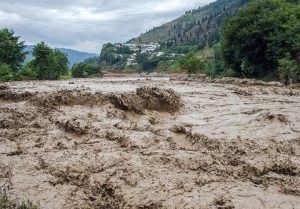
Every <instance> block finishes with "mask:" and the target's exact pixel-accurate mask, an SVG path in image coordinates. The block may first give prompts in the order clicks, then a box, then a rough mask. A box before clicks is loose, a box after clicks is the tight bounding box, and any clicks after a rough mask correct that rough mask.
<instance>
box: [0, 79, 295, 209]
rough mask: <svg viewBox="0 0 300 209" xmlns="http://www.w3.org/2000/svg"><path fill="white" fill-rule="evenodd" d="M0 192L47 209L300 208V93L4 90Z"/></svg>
mask: <svg viewBox="0 0 300 209" xmlns="http://www.w3.org/2000/svg"><path fill="white" fill-rule="evenodd" d="M0 188H1V190H5V191H6V193H7V194H8V195H9V198H11V199H16V200H30V201H31V202H32V203H34V204H35V205H37V206H38V207H39V208H41V209H44V208H45V209H73V208H74V209H93V208H100V209H117V208H140V209H142V208H145V209H146V208H147V209H150V208H153V209H156V208H168V209H169V208H170V209H180V208H195V209H197V208H203V209H204V208H206V209H209V208H218V209H219V208H223V209H225V208H226V209H233V208H235V209H254V208H270V209H271V208H280V209H300V89H297V88H295V89H293V90H291V89H288V88H286V87H278V86H272V85H259V84H257V85H256V84H251V85H250V84H249V83H247V82H239V83H227V84H224V83H205V82H197V81H182V80H181V81H180V80H170V79H169V78H148V79H146V78H135V77H131V78H130V77H125V78H99V79H81V80H71V81H43V82H40V81H32V82H12V83H8V84H6V85H3V84H0Z"/></svg>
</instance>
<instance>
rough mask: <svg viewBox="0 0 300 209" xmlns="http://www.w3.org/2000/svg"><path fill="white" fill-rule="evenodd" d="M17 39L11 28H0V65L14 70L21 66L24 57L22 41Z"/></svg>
mask: <svg viewBox="0 0 300 209" xmlns="http://www.w3.org/2000/svg"><path fill="white" fill-rule="evenodd" d="M19 39H20V37H18V36H15V35H14V31H13V30H9V29H7V28H4V29H1V30H0V66H2V65H6V67H9V68H10V69H11V70H12V71H14V72H15V71H17V70H19V69H20V68H21V66H22V64H23V62H24V60H25V58H26V53H25V52H24V49H25V45H24V41H20V40H19ZM6 67H5V66H4V67H3V68H6Z"/></svg>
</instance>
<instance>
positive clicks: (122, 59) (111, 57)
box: [99, 43, 131, 70]
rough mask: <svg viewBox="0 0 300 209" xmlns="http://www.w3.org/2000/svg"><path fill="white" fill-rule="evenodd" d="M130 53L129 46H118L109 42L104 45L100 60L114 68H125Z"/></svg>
mask: <svg viewBox="0 0 300 209" xmlns="http://www.w3.org/2000/svg"><path fill="white" fill-rule="evenodd" d="M130 53H131V51H130V49H129V48H128V47H125V46H124V47H120V48H116V47H114V45H113V44H112V43H107V44H104V45H103V47H102V50H101V54H100V57H99V61H100V63H101V64H102V65H104V66H110V67H111V69H113V70H124V69H125V66H126V61H127V58H128V57H129V54H130Z"/></svg>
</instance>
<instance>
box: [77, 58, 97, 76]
mask: <svg viewBox="0 0 300 209" xmlns="http://www.w3.org/2000/svg"><path fill="white" fill-rule="evenodd" d="M72 75H73V77H74V78H88V77H99V76H102V69H101V66H100V65H95V64H89V63H82V62H81V63H79V64H75V65H73V67H72Z"/></svg>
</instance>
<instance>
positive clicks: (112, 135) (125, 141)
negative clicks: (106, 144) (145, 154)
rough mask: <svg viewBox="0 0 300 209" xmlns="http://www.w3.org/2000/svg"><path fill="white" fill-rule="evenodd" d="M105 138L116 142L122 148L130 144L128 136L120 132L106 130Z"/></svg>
mask: <svg viewBox="0 0 300 209" xmlns="http://www.w3.org/2000/svg"><path fill="white" fill-rule="evenodd" d="M105 138H106V139H108V140H110V141H115V142H117V143H118V144H119V145H120V146H121V147H123V148H124V147H130V146H131V142H130V141H129V138H128V137H127V136H125V135H122V134H120V133H119V132H115V131H114V132H113V131H108V132H106V135H105Z"/></svg>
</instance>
